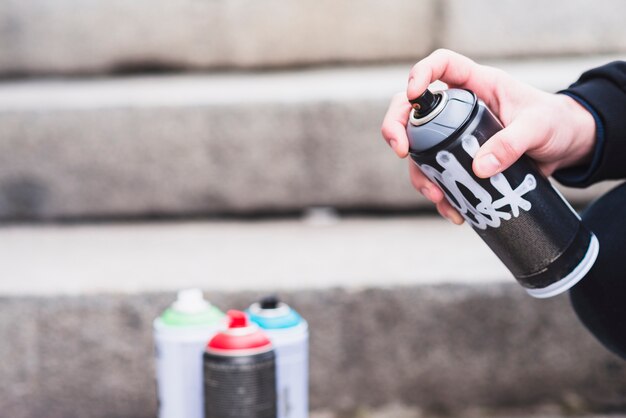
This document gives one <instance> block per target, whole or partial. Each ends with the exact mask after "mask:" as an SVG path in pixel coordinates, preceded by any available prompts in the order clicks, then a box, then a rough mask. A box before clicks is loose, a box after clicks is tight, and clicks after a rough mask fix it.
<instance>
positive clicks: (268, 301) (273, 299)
mask: <svg viewBox="0 0 626 418" xmlns="http://www.w3.org/2000/svg"><path fill="white" fill-rule="evenodd" d="M279 304H280V299H278V296H276V295H269V296H265V297H264V298H262V299H261V301H260V303H259V305H261V309H276V308H278V305H279Z"/></svg>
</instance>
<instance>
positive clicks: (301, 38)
mask: <svg viewBox="0 0 626 418" xmlns="http://www.w3.org/2000/svg"><path fill="white" fill-rule="evenodd" d="M625 12H626V10H625V6H624V4H623V3H622V2H620V1H619V0H601V1H594V2H588V1H583V0H578V1H575V2H571V1H566V0H559V1H550V2H545V1H543V2H542V1H540V0H533V1H532V2H516V1H514V0H509V1H499V0H480V1H474V2H465V1H463V0H458V1H455V0H449V1H442V2H436V1H433V0H420V1H406V0H393V1H386V2H377V1H372V0H369V1H366V2H360V3H359V5H358V7H355V6H354V4H353V3H352V2H349V1H347V0H342V1H337V0H322V1H320V0H317V1H314V0H298V1H287V0H271V1H265V2H263V4H259V3H258V2H256V1H254V0H214V1H198V0H182V1H175V2H173V1H168V0H153V1H147V0H144V1H138V0H135V1H132V2H129V1H124V0H110V1H99V2H94V1H90V2H86V1H80V0H56V1H54V2H45V1H42V0H38V1H20V0H5V1H3V2H2V3H1V4H0V50H1V51H2V52H3V53H2V54H1V55H0V74H13V75H20V74H69V73H106V72H111V71H125V70H146V69H192V70H199V69H214V68H252V67H285V66H294V65H311V64H328V63H357V62H392V61H398V60H411V61H413V60H416V59H417V58H419V57H421V56H424V55H425V54H427V53H428V52H430V51H431V50H433V49H435V48H438V47H447V48H453V49H458V50H460V51H462V52H466V53H469V54H472V55H474V56H476V57H479V56H498V57H501V56H528V55H532V56H537V55H543V54H561V55H562V54H572V53H575V54H590V53H601V52H619V51H621V52H626V43H625V41H624V39H625V37H626V29H624V25H623V22H622V20H621V16H623V15H624V13H625Z"/></svg>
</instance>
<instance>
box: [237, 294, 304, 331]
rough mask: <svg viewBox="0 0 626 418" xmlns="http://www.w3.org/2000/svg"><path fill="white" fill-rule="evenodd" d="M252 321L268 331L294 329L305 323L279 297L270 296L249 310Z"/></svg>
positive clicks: (251, 306) (254, 304)
mask: <svg viewBox="0 0 626 418" xmlns="http://www.w3.org/2000/svg"><path fill="white" fill-rule="evenodd" d="M247 312H248V314H249V315H250V320H251V321H252V322H254V323H256V324H257V325H258V326H259V327H261V328H263V329H267V330H272V329H284V328H292V327H296V326H298V325H300V324H301V323H302V322H303V319H302V317H301V316H300V315H299V314H298V313H297V312H296V311H295V310H293V309H292V308H290V307H289V305H287V304H286V303H283V302H281V301H280V299H279V298H278V296H276V295H270V296H266V297H264V298H262V299H261V300H260V301H259V302H257V303H253V304H252V305H250V307H249V308H248V311H247Z"/></svg>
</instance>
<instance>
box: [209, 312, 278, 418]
mask: <svg viewBox="0 0 626 418" xmlns="http://www.w3.org/2000/svg"><path fill="white" fill-rule="evenodd" d="M228 316H229V317H230V325H229V327H228V329H227V330H225V331H222V332H219V333H218V334H216V335H215V336H214V337H213V338H212V339H211V341H209V343H208V345H207V349H206V352H205V353H204V402H205V404H204V406H205V408H204V411H205V417H206V418H276V416H277V408H276V357H275V354H274V350H273V348H272V344H271V342H270V340H269V338H268V337H267V336H266V335H265V333H263V332H262V331H261V330H260V329H259V328H258V327H257V326H256V325H255V324H253V323H251V322H250V321H249V320H248V318H247V317H246V314H245V313H243V312H241V311H234V310H233V311H228Z"/></svg>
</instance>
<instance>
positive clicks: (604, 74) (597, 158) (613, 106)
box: [554, 61, 626, 187]
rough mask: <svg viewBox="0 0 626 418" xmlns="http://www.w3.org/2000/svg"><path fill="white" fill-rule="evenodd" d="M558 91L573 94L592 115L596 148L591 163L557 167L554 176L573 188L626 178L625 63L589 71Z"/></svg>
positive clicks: (616, 63)
mask: <svg viewBox="0 0 626 418" xmlns="http://www.w3.org/2000/svg"><path fill="white" fill-rule="evenodd" d="M559 93H562V94H566V95H568V96H570V97H572V98H573V99H574V100H576V101H578V102H579V103H580V104H581V105H582V106H583V107H585V108H586V109H587V110H588V111H589V112H590V113H591V114H592V116H593V118H594V119H595V122H596V147H595V151H594V155H593V158H592V161H591V163H589V164H587V165H585V166H580V167H569V168H565V169H561V170H558V171H557V172H555V173H554V178H555V179H556V180H558V181H559V182H560V183H562V184H564V185H566V186H571V187H586V186H588V185H590V184H593V183H596V182H598V181H602V180H608V179H620V178H626V62H625V61H615V62H612V63H610V64H606V65H604V66H602V67H598V68H594V69H592V70H589V71H587V72H585V73H584V74H583V75H582V76H581V77H580V78H579V79H578V81H577V82H575V83H574V84H572V85H571V86H570V87H569V88H568V89H566V90H563V91H560V92H559Z"/></svg>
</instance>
